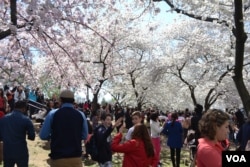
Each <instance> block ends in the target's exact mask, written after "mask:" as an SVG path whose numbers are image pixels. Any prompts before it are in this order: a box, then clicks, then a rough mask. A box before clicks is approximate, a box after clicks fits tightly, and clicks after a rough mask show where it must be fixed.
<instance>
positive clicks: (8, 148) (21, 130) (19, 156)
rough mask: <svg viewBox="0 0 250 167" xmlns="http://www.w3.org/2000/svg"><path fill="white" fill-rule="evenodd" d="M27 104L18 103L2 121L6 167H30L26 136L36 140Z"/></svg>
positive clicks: (0, 125) (1, 133)
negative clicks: (15, 166)
mask: <svg viewBox="0 0 250 167" xmlns="http://www.w3.org/2000/svg"><path fill="white" fill-rule="evenodd" d="M26 114H27V103H26V102H25V101H17V102H16V103H15V106H14V110H13V111H12V112H10V113H8V114H6V115H5V116H4V117H3V118H1V119H0V141H3V162H4V167H14V165H15V164H16V165H17V166H18V167H28V162H29V153H28V147H27V142H26V135H27V136H28V139H29V140H35V130H34V126H33V123H32V122H31V120H30V119H29V117H27V116H26Z"/></svg>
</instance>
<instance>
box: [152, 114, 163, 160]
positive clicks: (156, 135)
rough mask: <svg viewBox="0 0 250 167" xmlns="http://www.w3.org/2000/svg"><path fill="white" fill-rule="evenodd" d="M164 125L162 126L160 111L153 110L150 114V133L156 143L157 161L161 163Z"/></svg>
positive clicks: (154, 143)
mask: <svg viewBox="0 0 250 167" xmlns="http://www.w3.org/2000/svg"><path fill="white" fill-rule="evenodd" d="M162 130H163V127H162V126H160V121H159V113H158V112H153V113H151V115H150V135H151V139H152V142H153V145H154V149H155V153H156V157H157V162H158V164H159V165H160V164H161V162H160V153H161V136H160V134H161V132H162Z"/></svg>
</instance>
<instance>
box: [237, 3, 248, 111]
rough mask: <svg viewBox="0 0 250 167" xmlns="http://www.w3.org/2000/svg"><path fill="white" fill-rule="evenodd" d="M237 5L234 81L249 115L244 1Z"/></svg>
mask: <svg viewBox="0 0 250 167" xmlns="http://www.w3.org/2000/svg"><path fill="white" fill-rule="evenodd" d="M234 5H235V13H234V20H235V29H234V30H233V33H234V35H235V37H236V47H235V70H234V76H233V80H234V83H235V85H236V88H237V90H238V93H239V96H240V98H241V100H242V103H243V106H244V109H245V111H246V113H247V115H248V112H249V111H250V96H249V92H248V90H247V88H246V86H245V84H244V80H243V77H242V76H243V75H242V70H243V62H244V49H245V42H246V39H247V35H246V33H245V31H244V22H243V20H244V19H243V4H242V0H234Z"/></svg>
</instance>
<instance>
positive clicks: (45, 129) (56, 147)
mask: <svg viewBox="0 0 250 167" xmlns="http://www.w3.org/2000/svg"><path fill="white" fill-rule="evenodd" d="M60 100H61V103H62V105H61V108H59V109H57V110H52V111H50V112H49V113H48V115H47V116H46V118H45V121H44V124H43V126H42V129H41V131H40V138H41V139H42V140H51V145H50V148H51V153H50V154H49V156H50V158H51V161H50V166H51V167H82V166H83V165H82V140H86V139H87V136H88V125H87V120H86V117H85V115H84V114H83V113H82V112H80V111H78V110H76V109H74V105H73V103H74V93H73V92H72V91H70V90H63V91H62V92H61V94H60Z"/></svg>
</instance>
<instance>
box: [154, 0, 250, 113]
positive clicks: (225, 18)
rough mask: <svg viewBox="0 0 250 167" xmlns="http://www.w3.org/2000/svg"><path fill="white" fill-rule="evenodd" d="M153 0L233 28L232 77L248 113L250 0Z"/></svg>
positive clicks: (191, 16) (249, 100) (177, 10)
mask: <svg viewBox="0 0 250 167" xmlns="http://www.w3.org/2000/svg"><path fill="white" fill-rule="evenodd" d="M153 1H154V2H159V1H164V2H166V3H167V4H168V5H169V6H170V7H171V8H172V10H173V11H176V12H177V13H181V14H184V15H186V16H188V17H190V18H193V19H196V20H201V21H206V22H211V23H217V24H221V25H223V26H226V27H229V28H230V29H231V33H232V34H233V35H234V37H235V46H234V49H235V66H234V76H233V77H232V78H233V80H234V83H235V85H236V88H237V90H238V93H239V96H240V97H241V100H242V103H243V105H244V108H245V110H246V111H247V113H248V112H249V111H250V95H249V92H248V90H247V87H246V86H245V83H244V78H243V67H244V56H245V55H246V54H245V42H246V41H247V34H246V32H245V30H244V23H245V22H244V21H246V20H245V19H244V18H248V17H247V16H248V15H249V7H250V3H249V1H246V3H245V4H244V3H243V1H242V0H218V1H211V2H209V1H198V0H185V1H182V0H175V1H170V0H153ZM243 15H244V18H243ZM247 63H248V62H247ZM245 64H246V63H245Z"/></svg>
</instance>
